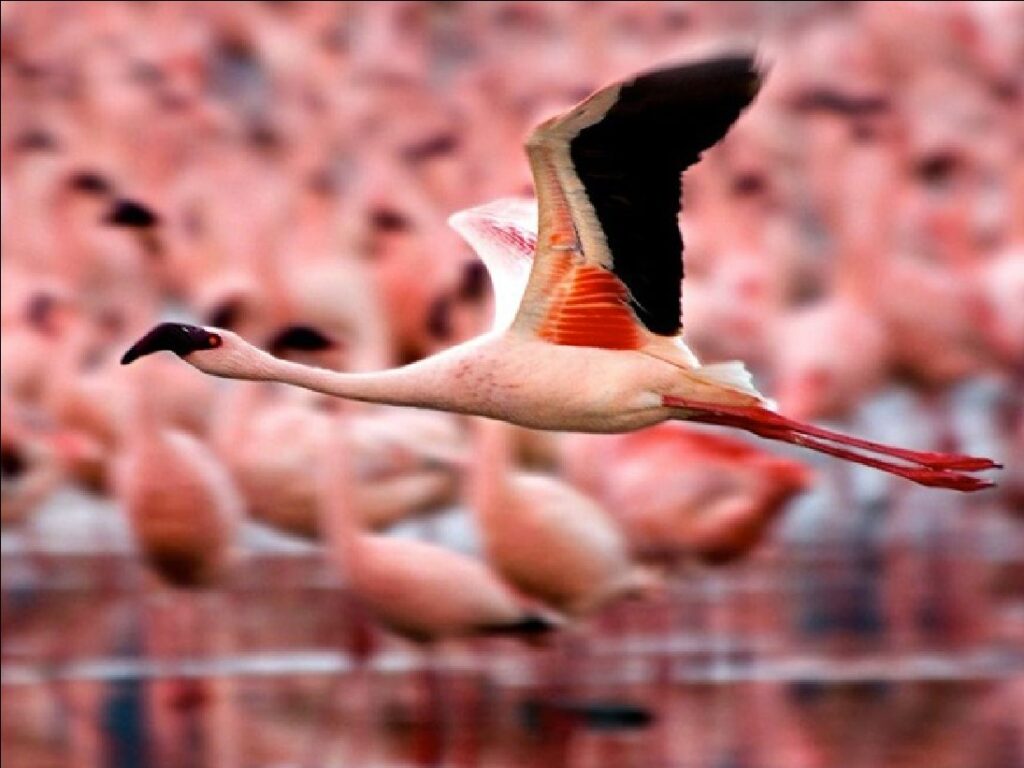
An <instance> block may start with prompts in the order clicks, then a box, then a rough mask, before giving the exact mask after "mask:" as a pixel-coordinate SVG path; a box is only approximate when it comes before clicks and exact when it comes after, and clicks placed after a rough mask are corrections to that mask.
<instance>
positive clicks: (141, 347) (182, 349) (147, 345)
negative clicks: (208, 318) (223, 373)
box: [121, 323, 221, 365]
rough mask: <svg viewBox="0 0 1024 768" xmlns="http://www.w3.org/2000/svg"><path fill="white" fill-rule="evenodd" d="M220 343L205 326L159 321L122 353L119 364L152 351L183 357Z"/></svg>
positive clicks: (217, 337) (126, 363)
mask: <svg viewBox="0 0 1024 768" xmlns="http://www.w3.org/2000/svg"><path fill="white" fill-rule="evenodd" d="M220 344H221V338H220V337H219V336H217V335H216V334H214V333H211V332H210V331H208V330H206V329H205V328H199V327H198V326H195V325H183V324H181V323H160V325H158V326H156V327H155V328H153V330H151V331H150V332H149V333H147V334H146V335H145V336H143V337H142V338H141V339H139V340H138V341H137V342H135V344H133V345H132V347H131V349H129V350H128V351H127V352H125V353H124V356H123V357H122V358H121V365H128V364H129V363H133V362H135V361H136V360H138V359H139V358H140V357H145V356H146V355H151V354H153V353H154V352H163V351H167V352H173V353H174V354H176V355H177V356H178V357H184V356H185V355H187V354H189V353H191V352H198V351H199V350H202V349H212V348H214V347H218V346H220Z"/></svg>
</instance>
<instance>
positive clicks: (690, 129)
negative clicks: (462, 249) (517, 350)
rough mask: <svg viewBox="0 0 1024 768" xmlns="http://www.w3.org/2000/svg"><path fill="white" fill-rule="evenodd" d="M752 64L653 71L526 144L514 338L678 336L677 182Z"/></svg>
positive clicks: (738, 96)
mask: <svg viewBox="0 0 1024 768" xmlns="http://www.w3.org/2000/svg"><path fill="white" fill-rule="evenodd" d="M760 82H761V77H760V74H759V72H758V70H757V67H756V64H755V61H754V58H753V56H751V55H747V54H743V55H730V56H722V57H719V58H714V59H709V60H704V61H700V62H696V63H690V64H684V65H681V66H672V67H668V68H665V69H659V70H655V71H652V72H648V73H645V74H641V75H638V76H637V77H635V78H633V79H631V80H627V81H624V82H621V83H617V84H615V85H611V86H609V87H607V88H603V89H602V90H599V91H597V92H596V93H595V94H593V95H592V96H590V97H589V98H588V99H587V100H585V101H584V102H582V103H581V104H579V105H578V106H577V107H575V108H574V109H572V110H570V111H569V112H567V113H565V114H563V115H560V116H558V117H556V118H554V119H552V120H549V121H547V122H545V123H542V124H541V125H540V126H538V127H537V128H536V129H535V130H534V132H533V134H532V135H531V136H530V138H529V139H528V141H527V144H526V150H527V154H528V156H529V159H530V165H531V168H532V170H533V176H534V184H535V187H536V190H537V198H538V201H539V207H540V214H539V227H538V229H539V232H538V239H537V250H536V254H535V256H534V263H533V269H532V271H531V273H530V278H529V281H528V283H527V287H526V292H525V294H524V296H523V300H522V302H521V304H520V307H519V312H518V314H517V315H516V318H515V321H514V322H513V325H512V328H513V329H514V330H518V331H521V332H525V333H530V334H533V335H535V336H537V337H539V338H541V339H544V340H546V341H549V342H551V343H554V344H563V345H571V346H591V347H603V348H608V349H640V348H642V347H643V346H645V344H646V343H647V342H648V341H649V340H650V338H651V335H652V334H653V335H655V336H664V337H674V336H676V335H677V334H678V333H679V331H680V329H681V325H682V323H681V312H680V300H681V294H682V286H681V281H682V277H683V263H682V256H681V254H682V247H683V243H682V237H681V235H680V233H679V222H678V216H679V209H680V196H681V192H682V186H681V180H680V175H681V174H682V172H683V171H684V170H685V169H686V168H688V167H689V166H691V165H693V164H694V163H695V162H697V160H698V159H699V158H700V154H701V152H703V151H704V150H705V149H707V148H708V147H710V146H712V145H713V144H715V143H717V142H718V141H719V140H720V139H721V138H722V137H723V136H724V135H725V133H726V131H728V129H729V127H730V126H731V125H732V123H733V122H734V121H735V120H736V118H737V117H738V116H739V114H740V112H742V111H743V109H744V108H745V107H746V106H747V105H748V104H749V103H750V102H751V101H752V100H753V98H754V96H755V94H756V93H757V91H758V88H759V86H760Z"/></svg>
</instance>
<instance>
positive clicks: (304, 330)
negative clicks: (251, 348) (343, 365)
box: [267, 325, 337, 356]
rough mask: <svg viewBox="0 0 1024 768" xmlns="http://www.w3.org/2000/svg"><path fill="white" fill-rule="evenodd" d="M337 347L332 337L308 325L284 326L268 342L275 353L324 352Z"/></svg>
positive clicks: (268, 347)
mask: <svg viewBox="0 0 1024 768" xmlns="http://www.w3.org/2000/svg"><path fill="white" fill-rule="evenodd" d="M335 347H337V344H335V343H334V342H333V341H332V340H331V339H329V338H328V337H327V336H325V335H324V334H322V333H321V332H320V331H318V330H317V329H316V328H313V327H311V326H308V325H290V326H288V327H287V328H282V329H281V330H280V331H279V332H278V333H276V334H275V335H274V336H273V338H271V339H270V341H269V342H267V349H268V350H270V353H271V354H273V355H277V356H281V355H282V354H285V353H287V352H323V351H326V350H329V349H334V348H335Z"/></svg>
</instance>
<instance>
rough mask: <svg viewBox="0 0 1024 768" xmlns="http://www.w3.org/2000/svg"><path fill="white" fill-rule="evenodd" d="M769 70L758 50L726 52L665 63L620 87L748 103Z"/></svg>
mask: <svg viewBox="0 0 1024 768" xmlns="http://www.w3.org/2000/svg"><path fill="white" fill-rule="evenodd" d="M770 69H771V63H770V62H769V61H768V60H767V59H766V58H765V57H763V56H762V55H760V53H759V52H758V50H757V49H753V48H744V49H737V50H727V51H723V52H720V53H717V54H714V55H708V56H704V57H700V58H695V59H686V60H683V61H678V60H677V61H673V62H666V63H664V64H662V65H660V66H657V67H655V68H653V69H650V70H648V71H646V72H641V73H640V74H638V75H636V76H635V77H633V78H630V79H629V80H627V81H626V82H625V83H623V88H624V89H627V88H630V87H636V88H639V89H642V90H646V89H647V88H650V87H652V86H653V88H654V89H656V90H661V89H676V88H685V89H691V90H695V89H701V88H709V89H714V90H715V91H716V92H718V93H720V94H726V93H728V94H733V95H735V96H737V97H740V98H743V97H745V100H746V102H747V103H749V102H751V101H753V100H754V97H756V96H757V94H758V92H760V90H761V86H762V85H764V82H765V79H766V78H767V76H768V72H769V71H770Z"/></svg>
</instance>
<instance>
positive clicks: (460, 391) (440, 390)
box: [122, 53, 998, 491]
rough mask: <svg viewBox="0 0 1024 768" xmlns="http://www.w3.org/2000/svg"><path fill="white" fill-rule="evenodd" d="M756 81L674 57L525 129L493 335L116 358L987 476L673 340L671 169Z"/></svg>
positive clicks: (543, 421) (164, 335) (733, 67)
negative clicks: (806, 402)
mask: <svg viewBox="0 0 1024 768" xmlns="http://www.w3.org/2000/svg"><path fill="white" fill-rule="evenodd" d="M761 79H762V78H761V72H760V70H759V68H758V66H757V63H756V61H755V58H754V56H752V55H749V54H745V53H744V54H735V55H722V56H718V57H713V58H709V59H705V60H701V61H696V62H691V63H686V64H681V65H680V64H677V65H672V66H668V67H665V68H662V69H658V70H654V71H651V72H647V73H644V74H640V75H637V76H636V77H634V78H632V79H630V80H626V81H623V82H620V83H616V84H614V85H611V86H608V87H606V88H603V89H601V90H599V91H597V92H596V93H594V94H593V95H591V96H590V97H589V98H587V99H586V100H584V101H583V102H581V103H580V104H579V105H577V106H576V107H575V108H573V109H571V110H569V111H568V112H566V113H564V114H562V115H560V116H558V117H555V118H553V119H551V120H548V121H546V122H544V123H542V124H540V125H539V126H538V127H537V128H535V129H534V131H533V133H532V134H531V135H530V137H529V139H528V140H527V143H526V151H527V155H528V156H529V161H530V165H531V168H532V171H533V177H534V186H535V189H536V194H537V200H538V210H539V213H538V220H537V229H536V233H537V234H536V240H535V242H534V243H530V242H529V237H528V235H529V234H532V233H526V234H524V233H523V232H522V231H521V228H520V227H517V226H513V225H510V226H502V222H501V220H500V218H499V220H497V221H496V222H495V227H494V229H495V233H494V234H495V236H496V237H498V238H499V239H500V238H512V240H513V241H515V240H516V239H517V238H518V241H519V242H513V243H511V244H512V245H513V246H515V245H518V246H521V247H519V248H518V249H517V248H515V247H513V248H505V249H504V250H502V249H498V248H496V249H491V252H490V253H487V252H483V253H482V256H483V259H484V262H485V264H486V266H487V267H488V270H489V271H490V273H491V278H492V281H493V282H494V285H495V295H496V302H495V305H496V306H495V315H496V322H495V324H494V327H493V328H492V329H491V330H490V331H489V332H488V333H485V334H483V335H481V336H478V337H476V338H474V339H471V340H469V341H467V342H465V343H463V344H459V345H457V346H454V347H451V348H449V349H447V350H445V351H443V352H440V353H438V354H436V355H433V356H431V357H428V358H425V359H423V360H420V361H418V362H415V363H412V364H410V365H406V366H403V367H400V368H395V369H391V370H386V371H380V372H373V373H342V372H336V371H331V370H326V369H320V368H315V367H310V366H303V365H300V364H297V363H293V362H289V361H285V360H280V359H278V358H275V357H273V356H272V355H270V354H268V353H266V352H264V351H262V350H260V349H258V348H256V347H255V346H253V345H251V344H249V343H248V342H246V341H244V340H243V339H242V338H240V337H239V336H237V335H236V334H234V333H231V332H230V331H226V330H222V329H218V328H204V327H197V326H189V325H182V324H179V323H163V324H160V325H158V326H156V327H155V328H153V329H152V330H151V331H150V332H149V333H148V334H146V335H145V336H144V337H142V338H141V339H140V340H139V341H138V342H137V343H136V344H135V345H134V346H132V347H131V349H129V350H128V351H127V352H126V353H125V355H124V357H123V358H122V363H124V364H128V363H131V362H133V361H134V360H136V359H138V358H140V357H142V356H144V355H148V354H151V353H153V352H157V351H160V350H169V351H172V352H175V353H176V354H178V355H179V356H180V357H182V358H183V359H184V360H185V361H186V362H188V363H189V364H191V365H193V366H194V367H196V368H198V369H199V370H201V371H203V372H205V373H207V374H211V375H214V376H220V377H226V378H233V379H252V380H266V381H276V382H281V383H285V384H292V385H296V386H299V387H304V388H306V389H310V390H314V391H317V392H322V393H325V394H328V395H334V396H337V397H342V398H349V399H354V400H362V401H369V402H376V403H384V404H390V405H399V406H413V407H419V408H433V409H439V410H444V411H451V412H456V413H467V414H475V415H480V416H486V417H490V418H494V419H501V420H504V421H508V422H511V423H513V424H518V425H521V426H524V427H530V428H534V429H545V430H559V431H574V432H627V431H631V430H635V429H640V428H642V427H647V426H650V425H653V424H657V423H659V422H663V421H666V420H669V419H683V420H688V421H694V422H702V423H709V424H718V425H723V426H729V427H736V428H739V429H745V430H747V431H749V432H752V433H754V434H756V435H759V436H761V437H764V438H768V439H772V440H781V441H784V442H788V443H794V444H797V445H801V446H804V447H807V448H810V449H812V450H816V451H820V452H823V453H827V454H831V455H833V456H836V457H838V458H841V459H846V460H849V461H855V462H858V463H860V464H865V465H867V466H871V467H875V468H878V469H881V470H883V471H886V472H889V473H891V474H894V475H899V476H902V477H905V478H908V479H910V480H913V481H915V482H917V483H920V484H922V485H929V486H937V487H943V488H953V489H957V490H961V491H974V490H979V489H981V488H986V487H988V486H990V485H991V483H990V482H989V481H987V480H985V479H983V478H980V477H976V476H974V475H973V474H972V473H974V472H978V471H982V470H987V469H992V468H996V467H997V466H998V465H997V464H996V463H995V462H993V461H991V460H989V459H984V458H975V457H970V456H962V455H953V454H942V453H932V452H924V451H911V450H906V449H901V448H896V447H893V446H887V445H883V444H879V443H875V442H871V441H867V440H862V439H858V438H855V437H851V436H847V435H843V434H840V433H836V432H832V431H829V430H825V429H822V428H819V427H816V426H813V425H810V424H805V423H802V422H798V421H795V420H792V419H788V418H786V417H785V416H782V415H781V414H779V413H776V412H775V410H774V405H773V403H772V402H771V401H769V400H767V399H766V398H765V397H763V396H762V395H761V394H760V393H759V392H758V391H757V390H756V389H755V388H754V386H753V383H752V381H751V377H750V374H749V373H748V372H747V370H746V368H745V367H744V366H743V365H742V363H738V362H730V363H718V364H713V365H701V364H700V363H699V362H698V360H697V358H696V357H695V356H694V355H693V353H692V352H690V350H689V349H688V348H687V347H686V345H685V344H684V343H683V341H682V338H681V337H680V332H681V330H682V321H681V299H682V289H681V281H682V277H683V260H682V256H681V254H682V248H683V243H682V237H681V235H680V231H679V223H678V215H679V210H680V205H681V195H682V183H681V174H682V172H683V171H684V170H685V169H686V168H688V167H689V166H691V165H693V164H694V163H696V162H697V161H698V160H699V159H700V155H701V153H702V152H703V151H704V150H706V149H708V148H709V147H711V146H712V145H714V144H716V143H717V142H718V141H719V140H720V139H722V137H723V136H724V135H725V134H726V132H727V131H728V130H729V127H730V126H731V125H732V124H733V122H734V121H735V120H736V118H737V117H738V116H739V115H740V113H741V112H742V111H743V110H744V109H745V108H746V107H747V106H748V105H749V104H750V103H751V101H752V100H753V99H754V97H755V95H756V94H757V91H758V89H759V87H760V84H761ZM455 223H456V224H457V223H458V222H457V221H456V222H455ZM485 239H486V238H485ZM510 254H511V255H510ZM520 295H521V298H520ZM517 299H518V301H517Z"/></svg>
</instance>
